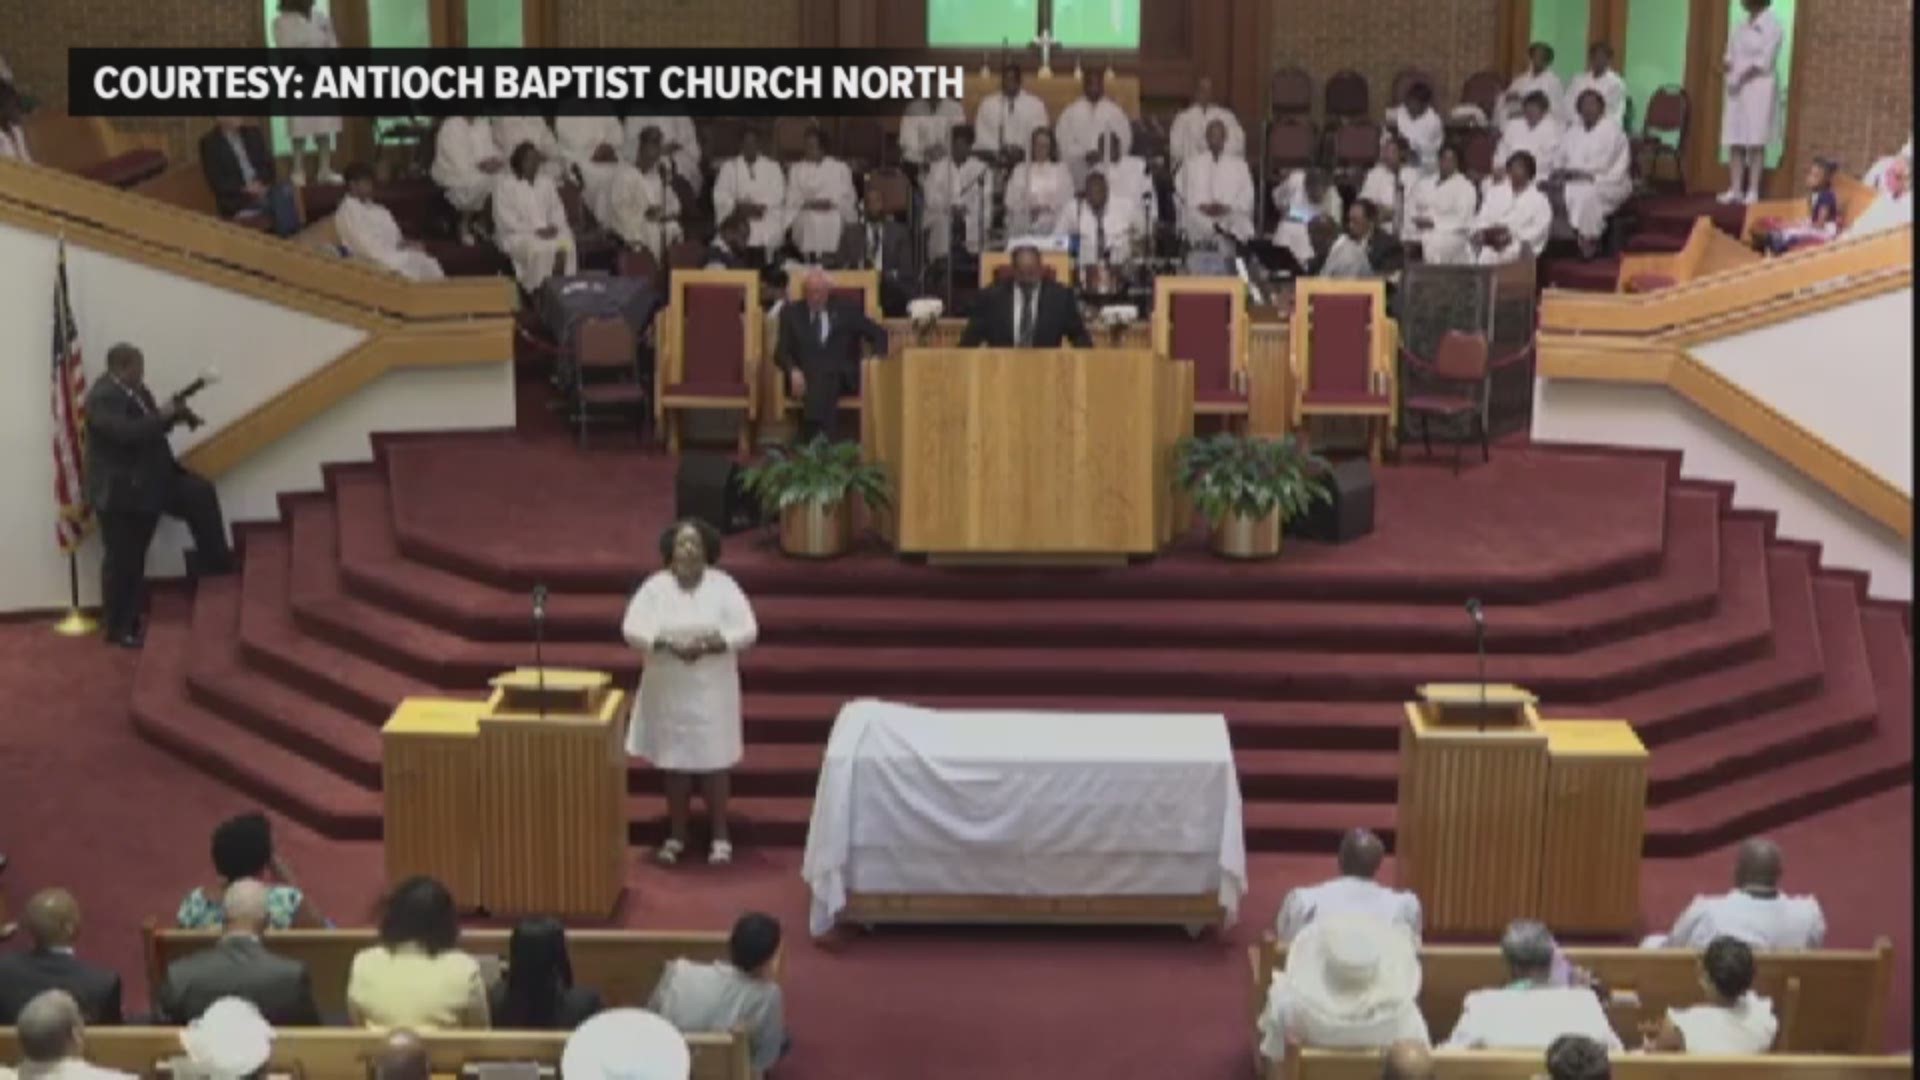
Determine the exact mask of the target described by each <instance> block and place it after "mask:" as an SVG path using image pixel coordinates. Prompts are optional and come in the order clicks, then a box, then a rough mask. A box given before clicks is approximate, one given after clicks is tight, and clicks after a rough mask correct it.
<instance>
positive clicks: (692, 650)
mask: <svg viewBox="0 0 1920 1080" xmlns="http://www.w3.org/2000/svg"><path fill="white" fill-rule="evenodd" d="M660 558H661V561H662V562H664V563H665V564H666V567H665V569H662V570H657V571H655V572H654V573H653V574H652V576H650V577H648V578H647V580H646V581H645V582H643V583H642V584H641V586H640V591H639V592H636V593H634V594H633V600H632V601H631V602H630V603H628V604H627V614H626V618H624V619H623V620H621V626H620V632H621V633H622V635H624V636H625V637H626V639H627V644H629V645H631V646H633V647H634V648H636V649H638V650H640V652H641V653H642V654H643V655H644V656H645V658H646V659H645V665H646V667H645V670H644V671H643V672H642V673H641V675H640V691H639V693H637V694H636V695H634V702H633V716H632V718H631V721H630V724H629V727H628V730H627V752H628V753H629V754H632V755H634V756H635V757H639V758H644V759H645V760H647V761H649V762H651V763H652V764H653V766H654V767H655V768H657V769H659V770H661V772H662V773H663V774H664V783H665V786H666V791H667V839H666V842H665V843H663V844H661V845H660V847H659V849H658V850H657V851H655V852H654V858H655V859H657V860H658V861H660V862H662V863H667V864H672V863H674V862H677V861H679V859H680V855H681V853H682V852H684V851H686V849H687V815H688V811H689V806H690V804H691V802H692V799H693V778H694V776H696V775H698V776H699V777H700V778H701V781H700V786H701V794H702V796H703V797H704V798H705V800H706V803H707V813H708V814H709V815H710V816H711V818H712V821H713V848H712V849H711V851H710V852H709V853H708V855H707V861H708V862H712V863H725V862H729V861H731V860H732V859H733V844H732V842H731V841H730V840H729V839H728V835H727V787H728V780H729V775H728V770H730V769H732V768H733V767H734V765H736V764H738V763H739V761H740V754H741V737H740V663H739V653H740V652H741V650H743V649H746V648H747V647H749V646H751V645H752V644H753V642H754V639H755V638H756V637H758V636H759V632H760V630H759V626H758V624H757V623H755V621H754V618H753V606H752V605H751V604H749V603H748V602H747V596H746V594H745V593H743V592H741V591H740V586H739V585H737V584H735V583H734V580H733V578H732V577H731V576H730V575H728V574H727V572H726V571H724V570H721V569H719V568H718V567H716V566H715V565H714V564H716V563H718V562H719V561H720V534H719V533H718V532H716V531H714V529H713V527H712V526H710V525H707V524H705V523H704V522H698V521H677V522H675V523H673V524H672V525H670V526H668V527H667V531H666V532H664V533H661V534H660Z"/></svg>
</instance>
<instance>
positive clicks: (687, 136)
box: [620, 116, 705, 195]
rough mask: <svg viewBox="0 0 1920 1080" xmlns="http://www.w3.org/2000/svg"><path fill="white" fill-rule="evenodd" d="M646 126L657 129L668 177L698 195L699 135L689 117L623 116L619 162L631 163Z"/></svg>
mask: <svg viewBox="0 0 1920 1080" xmlns="http://www.w3.org/2000/svg"><path fill="white" fill-rule="evenodd" d="M649 127H656V128H659V129H660V154H661V157H662V159H664V160H665V161H666V163H667V171H668V174H669V175H670V176H672V177H674V178H676V179H680V180H685V181H686V182H687V186H688V187H690V188H691V189H692V190H693V193H694V194H696V195H698V194H699V193H700V189H701V188H702V187H704V186H705V179H704V177H703V176H702V174H701V171H700V162H701V153H700V132H699V130H698V129H696V128H695V127H694V124H693V117H691V116H629V117H627V119H626V123H625V125H624V128H625V132H626V134H625V137H624V139H623V141H622V144H621V146H622V152H621V155H620V160H622V161H624V162H627V163H628V164H632V163H634V162H635V161H636V160H637V159H638V158H639V156H640V133H641V132H642V131H645V130H646V129H647V128H649Z"/></svg>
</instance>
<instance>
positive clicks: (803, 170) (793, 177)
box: [787, 157, 860, 256]
mask: <svg viewBox="0 0 1920 1080" xmlns="http://www.w3.org/2000/svg"><path fill="white" fill-rule="evenodd" d="M815 199H828V200H831V201H832V202H833V209H831V210H807V209H803V207H804V206H805V204H807V203H809V202H812V201H813V200H815ZM787 217H788V220H790V221H791V222H793V224H792V226H791V229H792V233H793V246H795V247H797V248H799V249H800V252H801V254H803V255H812V256H820V255H830V254H832V253H833V252H836V251H838V250H840V231H841V230H842V229H844V228H846V227H847V226H848V225H853V224H856V223H858V222H859V220H860V214H859V211H858V210H857V209H856V208H855V207H854V199H853V173H851V172H850V171H848V169H847V164H846V162H844V161H841V160H840V159H839V158H834V157H824V158H821V159H820V160H819V161H806V160H801V161H796V162H794V163H793V165H792V166H791V167H789V168H788V169H787Z"/></svg>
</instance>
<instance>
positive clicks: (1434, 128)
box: [1335, 82, 1447, 220]
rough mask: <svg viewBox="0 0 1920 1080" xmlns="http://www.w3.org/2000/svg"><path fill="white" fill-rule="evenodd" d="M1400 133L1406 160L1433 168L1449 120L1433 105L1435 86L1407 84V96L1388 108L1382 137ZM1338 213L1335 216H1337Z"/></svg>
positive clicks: (1423, 170) (1414, 165)
mask: <svg viewBox="0 0 1920 1080" xmlns="http://www.w3.org/2000/svg"><path fill="white" fill-rule="evenodd" d="M1389 135H1398V136H1399V137H1400V138H1402V139H1404V140H1405V141H1406V144H1407V163H1408V164H1410V165H1412V166H1413V167H1414V168H1416V169H1419V170H1420V171H1421V172H1432V171H1433V169H1434V159H1435V158H1436V157H1438V156H1439V154H1440V147H1441V145H1442V144H1443V143H1445V142H1446V141H1447V127H1446V122H1445V121H1444V120H1442V119H1441V118H1440V110H1438V109H1436V108H1434V107H1433V87H1431V86H1428V85H1427V84H1426V83H1424V82H1416V83H1414V84H1413V85H1412V86H1409V87H1407V95H1406V100H1404V101H1402V102H1401V103H1400V104H1398V105H1395V106H1394V107H1393V108H1391V109H1389V110H1387V126H1386V130H1385V131H1384V132H1383V133H1382V137H1383V138H1384V137H1386V136H1389ZM1338 217H1339V216H1338V215H1335V220H1338Z"/></svg>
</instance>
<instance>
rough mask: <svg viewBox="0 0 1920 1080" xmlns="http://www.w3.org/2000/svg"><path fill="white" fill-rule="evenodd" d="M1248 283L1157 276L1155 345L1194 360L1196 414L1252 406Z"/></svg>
mask: <svg viewBox="0 0 1920 1080" xmlns="http://www.w3.org/2000/svg"><path fill="white" fill-rule="evenodd" d="M1247 333H1248V327H1247V286H1246V283H1245V282H1243V281H1241V280H1240V279H1239V278H1231V277H1174V276H1171V275H1169V276H1166V277H1161V278H1156V279H1155V280H1154V283H1153V351H1154V352H1156V353H1159V354H1160V355H1162V356H1165V357H1167V358H1168V359H1170V360H1176V361H1187V362H1189V363H1191V364H1192V365H1193V411H1194V415H1196V416H1225V417H1229V418H1230V419H1229V421H1228V422H1229V423H1233V422H1234V421H1233V420H1232V419H1231V418H1234V417H1238V418H1239V423H1240V424H1241V426H1244V425H1245V422H1246V418H1247V416H1248V414H1249V411H1250V402H1249V398H1248V392H1249V389H1250V387H1249V385H1248V376H1247Z"/></svg>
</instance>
